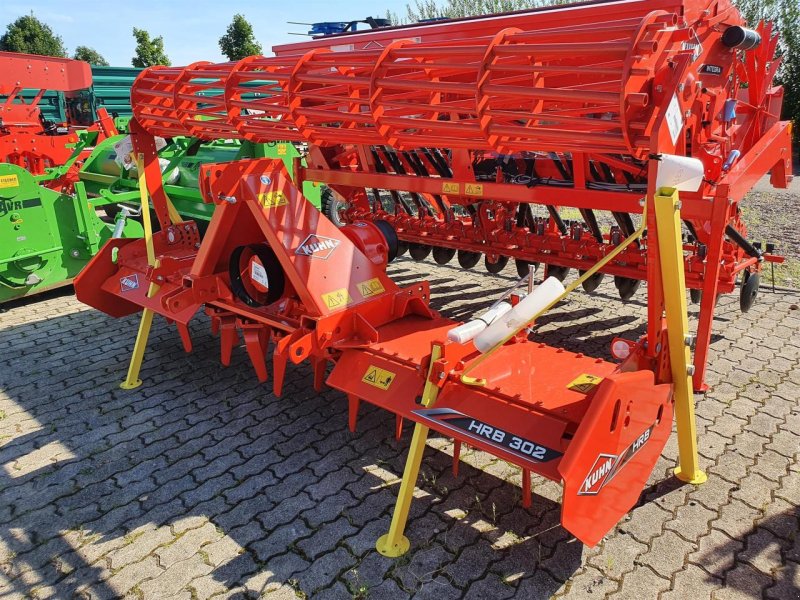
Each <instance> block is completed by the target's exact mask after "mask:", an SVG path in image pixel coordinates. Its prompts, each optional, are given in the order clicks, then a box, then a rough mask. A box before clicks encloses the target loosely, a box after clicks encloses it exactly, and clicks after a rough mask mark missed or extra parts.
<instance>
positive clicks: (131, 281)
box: [119, 274, 139, 292]
mask: <svg viewBox="0 0 800 600" xmlns="http://www.w3.org/2000/svg"><path fill="white" fill-rule="evenodd" d="M119 287H120V290H121V291H122V292H130V291H131V290H136V289H139V276H138V275H136V274H134V275H125V276H124V277H120V278H119Z"/></svg>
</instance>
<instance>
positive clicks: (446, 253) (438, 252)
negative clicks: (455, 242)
mask: <svg viewBox="0 0 800 600" xmlns="http://www.w3.org/2000/svg"><path fill="white" fill-rule="evenodd" d="M455 255H456V251H455V248H442V247H441V246H436V247H435V248H434V249H433V260H434V262H435V263H436V264H437V265H446V264H447V263H449V262H450V261H451V260H453V257H454V256H455Z"/></svg>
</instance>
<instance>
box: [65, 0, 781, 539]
mask: <svg viewBox="0 0 800 600" xmlns="http://www.w3.org/2000/svg"><path fill="white" fill-rule="evenodd" d="M744 25H745V24H744V23H743V21H742V19H741V17H740V15H739V14H738V12H737V11H736V10H735V9H734V8H733V7H732V6H731V5H730V4H729V2H727V1H726V0H722V1H717V0H711V1H709V0H684V1H674V0H672V1H667V0H663V1H662V0H658V1H642V0H631V1H621V2H588V3H583V4H579V5H573V6H566V7H558V8H548V9H535V10H530V11H521V12H518V13H510V14H506V15H499V16H491V17H481V18H475V19H465V20H457V21H446V22H441V23H435V24H422V25H417V26H412V27H407V28H390V29H383V30H376V31H374V32H367V33H358V34H347V35H341V36H333V37H330V38H325V39H323V40H318V41H312V42H308V43H304V44H297V45H290V46H284V47H279V48H277V49H276V51H277V54H278V55H277V56H275V57H249V58H246V59H244V60H242V61H239V62H234V63H225V64H210V63H195V64H193V65H190V66H188V67H186V68H171V67H163V68H159V67H156V68H151V69H148V70H146V71H144V72H143V73H142V74H141V75H140V77H139V78H138V79H137V81H136V83H135V84H134V86H133V88H132V102H133V110H134V116H135V121H134V122H133V123H132V136H133V140H134V147H135V149H136V152H137V153H138V156H139V160H141V161H142V167H141V168H139V173H141V177H143V178H144V179H146V183H147V186H146V188H147V190H148V191H149V193H150V195H151V197H152V201H153V206H154V208H155V211H156V213H157V217H158V220H159V224H160V228H161V230H160V231H159V232H157V233H148V234H146V236H145V239H144V240H121V239H120V240H111V241H110V242H109V243H108V244H107V245H106V246H105V248H104V249H103V251H101V253H100V254H98V255H97V256H96V257H95V258H94V259H93V261H92V262H91V263H90V264H89V266H88V267H87V268H86V269H85V270H84V272H83V273H82V274H81V275H80V276H79V278H78V279H77V280H76V292H77V294H78V297H79V298H80V299H81V300H82V301H84V302H86V303H87V304H90V305H92V306H95V307H97V308H99V309H100V310H103V311H104V312H107V313H108V314H110V315H113V316H123V315H127V314H132V313H134V312H137V311H139V310H142V309H144V316H143V319H142V326H141V327H140V333H139V336H138V338H137V344H136V347H135V350H134V357H133V360H132V362H131V369H130V370H129V374H128V378H127V380H126V382H125V384H124V385H125V386H126V387H135V386H136V385H138V384H140V383H141V382H140V381H139V380H138V373H139V367H140V365H141V359H142V355H143V352H144V345H145V343H146V339H147V331H148V329H149V326H150V322H151V320H152V317H153V315H154V314H161V315H163V316H165V317H166V318H167V319H169V320H170V321H173V322H175V323H176V325H177V327H178V330H179V332H180V334H181V337H182V339H183V342H184V345H185V347H186V349H187V350H190V349H191V340H190V339H189V330H188V327H187V323H188V322H189V320H190V319H191V318H192V317H193V316H194V315H195V314H196V312H197V311H198V310H199V309H200V308H201V307H204V308H205V310H206V312H207V313H208V314H209V315H210V316H211V322H212V327H213V328H214V330H215V331H218V332H219V334H220V339H221V343H222V362H223V363H224V364H228V362H229V359H230V355H231V352H232V350H233V348H234V346H235V345H236V343H237V340H238V333H237V332H240V333H241V334H242V337H243V339H244V343H245V347H246V348H247V351H248V354H249V356H250V358H251V359H252V362H253V365H254V367H255V370H256V373H257V375H258V377H259V378H260V379H261V380H262V381H264V380H266V379H267V376H268V372H267V365H266V361H265V354H266V352H267V350H268V348H269V344H270V343H271V342H274V349H273V351H272V363H273V372H274V375H273V376H274V385H275V392H276V393H280V391H281V387H282V382H283V378H284V373H285V370H286V368H287V365H288V363H289V362H291V363H294V364H297V363H300V362H302V361H305V360H309V361H311V363H312V364H313V366H314V374H315V375H314V381H315V384H316V386H317V387H319V386H321V385H322V383H323V380H324V379H325V368H326V366H327V364H328V363H329V362H332V363H334V367H333V371H332V372H331V374H330V376H329V377H328V378H327V383H328V385H330V386H332V387H335V388H337V389H340V390H342V391H344V392H345V393H346V394H347V396H348V399H349V402H350V408H351V426H354V425H355V418H356V412H357V408H358V404H359V402H360V401H362V400H366V401H368V402H371V403H374V404H376V405H378V406H381V407H383V408H386V409H388V410H390V411H392V412H394V413H395V414H397V415H398V418H401V419H402V418H409V419H412V420H414V421H416V422H417V425H416V427H415V432H414V438H413V440H412V443H411V453H410V455H409V460H408V463H407V466H406V472H405V474H404V478H403V484H402V486H401V490H400V496H399V499H398V505H397V509H396V511H395V515H394V519H393V522H392V527H391V529H390V532H389V534H387V536H384V538H381V540H380V541H379V544H378V548H379V550H380V551H381V552H383V553H384V554H387V555H398V554H401V553H403V552H404V551H405V550H406V549H407V548H408V540H406V539H405V538H404V537H403V535H402V533H403V528H404V525H405V521H406V518H407V515H408V506H409V504H410V501H411V494H412V492H413V487H414V482H415V481H416V477H417V473H418V469H419V465H420V461H421V459H422V451H423V449H424V447H425V437H426V436H427V433H428V430H429V428H430V429H434V430H437V431H439V432H441V433H444V434H445V435H448V436H451V437H453V438H454V439H455V440H456V442H457V444H456V448H457V449H458V448H459V447H460V443H461V442H466V443H469V444H470V445H472V446H475V447H477V448H480V449H482V450H485V451H487V452H490V453H492V454H494V455H497V456H499V457H501V458H503V459H505V460H507V461H509V462H511V463H513V464H516V465H519V466H520V467H521V468H522V469H523V473H524V477H523V498H524V501H525V502H526V503H529V502H530V473H531V472H534V473H537V474H539V475H542V476H544V477H547V478H549V479H552V480H554V481H560V482H563V484H564V497H563V510H562V524H563V525H564V527H565V528H567V529H568V530H569V531H570V532H572V533H573V534H574V535H575V536H576V537H578V538H579V539H581V540H582V541H584V542H585V543H587V544H590V545H593V544H595V543H597V542H598V541H599V540H600V539H601V538H602V536H603V535H605V533H606V532H607V531H608V530H609V529H610V528H611V527H613V526H614V524H615V523H616V522H617V521H618V520H619V518H621V516H622V515H624V513H625V512H627V511H628V510H629V509H630V508H631V507H632V506H633V505H634V504H635V502H636V501H637V499H638V497H639V494H640V492H641V489H642V487H643V486H644V484H645V482H646V480H647V478H648V476H649V474H650V472H651V471H652V468H653V465H654V464H655V461H656V460H657V458H658V456H659V453H660V452H661V449H662V448H663V446H664V444H665V443H666V440H667V438H668V437H669V434H670V431H671V426H672V414H673V412H675V414H676V419H677V424H678V441H679V447H680V467H679V468H678V470H677V471H676V473H677V474H678V476H679V477H680V478H681V479H683V480H684V481H689V482H692V483H700V482H702V481H703V480H704V478H705V476H704V475H703V473H702V471H701V470H700V468H699V464H698V459H697V449H696V440H695V429H694V416H693V399H692V396H691V384H692V382H691V376H692V374H694V375H695V383H699V382H702V370H703V368H704V365H705V361H706V352H707V348H708V342H709V336H710V325H711V316H712V314H713V305H714V301H715V297H716V294H717V292H718V291H729V290H730V289H732V288H733V285H734V281H735V278H736V277H737V275H739V276H741V277H742V278H745V275H744V274H745V273H748V274H749V275H748V276H747V280H748V281H749V280H751V278H756V279H755V280H754V281H756V282H757V275H758V272H759V271H760V269H761V264H762V261H763V260H765V259H771V260H778V258H777V257H772V256H767V255H764V254H762V253H760V252H759V251H758V250H757V249H756V248H755V247H753V246H752V245H751V244H749V243H748V242H747V240H746V237H745V236H746V230H745V229H744V225H743V223H742V222H741V219H740V218H739V215H738V210H737V209H738V202H739V201H740V200H741V199H742V197H743V195H744V193H745V192H746V191H747V190H748V189H749V188H750V186H751V185H752V184H753V183H754V182H755V181H756V180H757V179H758V178H759V177H761V176H762V175H763V174H764V173H766V172H768V171H771V172H772V178H773V183H774V184H776V185H782V186H785V185H786V182H787V176H788V169H789V164H790V146H789V142H790V127H789V124H788V123H783V122H780V121H779V120H778V116H777V115H778V112H779V108H780V98H781V90H780V89H779V88H773V87H771V83H770V82H771V80H772V76H773V75H774V72H775V69H776V63H775V61H774V60H773V54H774V50H775V40H774V38H773V37H772V35H771V31H770V29H769V27H768V26H761V27H760V28H759V30H758V31H754V30H751V29H747V28H745V26H744ZM745 83H746V84H747V87H746V88H744V85H743V84H745ZM744 89H746V92H744V91H743V90H744ZM734 109H735V110H734ZM175 135H192V136H196V137H199V138H201V139H217V138H244V139H248V140H252V141H256V142H264V141H269V140H290V141H303V142H307V144H308V148H309V151H308V156H307V160H308V164H309V166H308V167H305V168H303V167H301V165H300V162H299V161H296V163H295V173H294V174H293V175H294V177H292V178H290V177H289V174H288V173H287V172H286V170H285V169H284V167H283V166H282V164H281V163H280V162H278V161H273V160H267V159H256V160H247V161H238V162H234V163H229V164H225V165H207V166H205V167H204V168H203V171H202V174H201V182H202V183H201V190H202V192H203V196H204V198H205V201H206V202H213V203H214V204H216V205H217V207H216V210H215V213H214V217H213V219H212V221H211V223H210V226H209V228H208V231H207V234H206V236H205V237H204V238H203V240H202V241H201V240H200V238H199V235H198V233H197V228H196V226H195V225H194V224H193V223H192V222H182V221H181V220H180V218H179V217H178V215H177V214H176V213H175V211H174V209H173V208H172V207H171V203H170V201H169V198H168V197H167V195H166V194H165V193H164V189H163V185H162V179H161V174H160V171H159V169H158V162H157V156H156V154H155V146H154V141H153V136H165V137H171V136H175ZM304 179H311V180H314V181H321V182H325V183H326V184H328V185H329V186H330V187H331V188H333V189H334V190H336V191H337V193H338V194H340V195H341V196H342V197H344V198H346V199H347V201H348V204H347V207H346V210H345V212H344V215H345V220H346V221H348V224H346V225H345V226H343V227H342V228H341V229H338V228H337V227H335V225H334V224H333V223H332V222H331V221H330V220H329V219H328V218H326V217H325V216H323V215H321V214H319V213H318V212H317V211H316V210H315V209H314V208H313V207H311V206H310V205H309V204H308V203H307V202H305V201H304V200H303V199H302V197H301V196H300V194H299V192H298V191H297V190H298V186H300V185H301V183H302V181H303V180H304ZM292 181H294V183H293V182H292ZM140 187H141V189H142V190H144V189H145V186H144V185H142V186H140ZM676 188H677V189H676ZM678 190H680V191H678ZM384 192H385V193H384ZM679 195H680V199H679ZM538 207H543V211H544V212H543V214H542V215H541V216H540V215H537V214H536V212H535V210H534V209H536V208H538ZM566 208H571V209H574V210H575V211H576V213H577V214H580V216H581V219H570V220H569V222H568V221H567V220H566V219H565V218H563V217H562V211H564V210H565V209H566ZM600 210H602V211H607V212H608V213H609V214H610V215H611V218H612V219H613V222H614V225H613V227H612V228H611V230H610V231H608V232H605V231H603V230H602V229H601V222H602V221H601V220H600V219H599V218H598V215H597V214H596V211H600ZM545 215H546V216H545ZM639 215H641V216H639ZM143 216H144V217H145V218H146V219H147V211H144V213H143ZM636 219H638V221H639V222H638V224H637V223H636ZM682 222H683V223H684V225H683V227H685V228H687V229H688V230H689V231H690V234H691V240H684V239H683V238H682V230H681V228H682V224H681V223H682ZM147 227H149V225H148V224H147V222H146V228H147ZM403 243H405V244H407V245H410V246H409V247H410V249H411V250H412V255H413V256H415V257H416V258H418V259H421V258H424V256H425V255H427V253H428V252H430V251H431V248H435V255H434V256H435V258H437V262H446V260H449V259H450V258H452V257H453V256H454V255H455V253H456V252H458V253H459V259H460V262H461V264H462V266H465V267H466V266H474V264H476V262H477V260H478V259H479V258H480V256H481V254H483V255H485V256H486V262H487V266H488V267H489V268H490V270H492V269H498V265H504V264H505V262H504V261H505V260H507V257H509V256H511V257H514V258H515V259H516V260H517V262H518V265H519V266H520V271H521V274H526V275H527V281H528V282H529V283H532V281H531V280H532V277H533V275H532V272H531V270H530V269H529V265H530V264H532V263H535V262H543V263H546V264H547V265H548V267H547V273H546V275H548V278H547V279H546V281H545V282H544V283H543V284H542V285H541V286H539V287H538V288H536V289H533V290H532V291H531V290H529V293H528V294H525V293H524V292H521V291H519V290H516V291H515V290H512V291H510V293H509V294H507V299H508V300H510V302H509V303H508V307H507V308H504V309H503V310H504V311H506V312H504V313H503V316H498V313H497V312H495V313H494V316H493V317H492V318H489V317H486V316H485V315H484V316H483V317H482V318H479V319H475V320H473V321H470V322H468V323H467V324H466V325H468V326H469V328H470V329H471V330H474V331H477V330H480V331H479V333H476V334H475V336H477V337H475V336H472V337H470V336H465V337H462V336H460V335H458V334H457V331H456V330H457V329H458V328H460V327H461V326H462V324H459V323H457V322H453V321H451V320H449V319H445V318H442V317H441V316H439V315H438V314H436V313H435V312H434V311H432V310H431V309H430V308H429V305H428V304H429V290H428V286H427V284H425V283H420V284H414V285H411V286H408V287H406V288H399V287H398V286H397V285H396V284H394V283H393V282H392V281H391V279H390V278H389V277H388V276H387V275H386V273H385V266H386V263H387V262H388V261H389V260H391V258H392V257H393V256H394V255H395V254H396V253H397V252H399V251H400V250H401V249H402V244H403ZM523 267H524V268H523ZM569 268H577V269H578V270H579V271H581V275H580V277H579V278H578V279H577V280H575V281H573V282H572V283H570V284H569V285H568V286H567V287H566V289H564V288H563V287H562V286H561V283H560V282H559V280H560V279H563V278H564V276H565V275H566V271H567V270H568V269H569ZM603 273H609V274H611V275H614V276H615V278H616V279H617V287H618V288H619V289H620V292H621V295H623V296H624V297H629V296H630V295H631V294H632V293H633V292H634V291H635V288H636V287H638V283H639V281H641V280H645V281H646V282H647V291H648V294H647V332H646V335H644V336H643V337H642V338H641V339H639V340H635V341H626V340H619V339H618V340H615V341H614V344H613V348H612V351H613V355H614V356H615V357H616V358H617V359H618V360H619V361H621V362H620V363H619V364H617V363H613V362H608V361H605V360H603V359H598V358H590V357H587V356H584V355H582V354H576V353H571V352H567V351H564V350H563V349H558V348H553V347H550V346H547V345H546V344H544V343H540V342H539V341H537V340H536V337H535V333H534V334H533V335H532V336H531V337H530V338H529V336H528V333H527V328H528V327H529V326H530V325H531V323H532V322H534V321H535V319H536V317H538V315H540V314H542V312H544V311H545V310H547V309H548V308H549V307H551V306H553V305H555V304H556V303H557V302H558V301H559V300H561V299H563V298H564V297H565V296H566V295H567V294H568V293H569V292H570V291H572V290H574V289H575V288H576V287H578V286H583V287H584V288H585V289H587V290H591V289H594V288H596V287H597V285H598V284H599V280H600V278H601V277H602V275H603ZM687 284H688V285H689V286H690V287H693V288H695V289H701V290H702V291H703V299H702V304H701V318H700V325H699V339H698V342H697V353H696V356H695V365H697V369H696V370H695V369H694V368H693V367H692V366H691V365H689V364H688V363H689V362H690V346H691V345H692V343H693V341H694V338H693V336H691V335H690V334H689V332H688V319H687V314H686V293H685V290H686V287H685V286H686V285H687ZM756 287H757V286H756ZM500 300H502V299H500ZM499 307H500V304H496V305H495V306H493V307H492V310H495V311H496V310H497V309H499ZM481 323H482V324H481ZM460 331H463V330H460ZM471 335H472V334H471ZM454 458H455V460H458V450H456V455H455V457H454Z"/></svg>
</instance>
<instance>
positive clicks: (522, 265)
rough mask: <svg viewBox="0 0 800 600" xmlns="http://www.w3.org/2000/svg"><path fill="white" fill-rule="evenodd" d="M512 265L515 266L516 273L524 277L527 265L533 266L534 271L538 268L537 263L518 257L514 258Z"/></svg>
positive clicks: (527, 268)
mask: <svg viewBox="0 0 800 600" xmlns="http://www.w3.org/2000/svg"><path fill="white" fill-rule="evenodd" d="M514 265H515V266H516V267H517V275H519V276H520V277H525V276H526V275H527V274H528V270H529V267H533V270H534V271H535V270H536V269H538V268H539V263H537V262H528V261H527V260H522V259H519V258H515V259H514Z"/></svg>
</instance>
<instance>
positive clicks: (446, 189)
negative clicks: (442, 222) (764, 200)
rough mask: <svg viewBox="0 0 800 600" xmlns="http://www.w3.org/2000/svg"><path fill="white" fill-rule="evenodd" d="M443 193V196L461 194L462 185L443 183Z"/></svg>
mask: <svg viewBox="0 0 800 600" xmlns="http://www.w3.org/2000/svg"><path fill="white" fill-rule="evenodd" d="M442 193H443V194H460V193H461V184H458V183H443V184H442Z"/></svg>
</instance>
